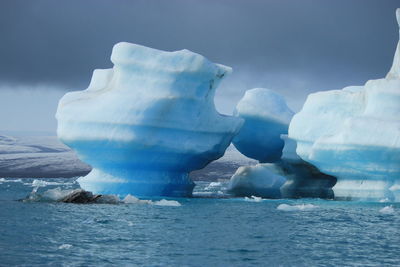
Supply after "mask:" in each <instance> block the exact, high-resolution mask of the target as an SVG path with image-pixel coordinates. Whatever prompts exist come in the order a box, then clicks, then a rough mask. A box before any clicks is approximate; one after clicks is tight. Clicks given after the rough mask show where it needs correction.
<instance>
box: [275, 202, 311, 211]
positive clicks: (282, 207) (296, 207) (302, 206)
mask: <svg viewBox="0 0 400 267" xmlns="http://www.w3.org/2000/svg"><path fill="white" fill-rule="evenodd" d="M316 208H318V206H315V205H313V204H300V205H293V206H292V205H288V204H280V205H279V206H278V207H277V208H276V209H277V210H283V211H307V210H313V209H316Z"/></svg>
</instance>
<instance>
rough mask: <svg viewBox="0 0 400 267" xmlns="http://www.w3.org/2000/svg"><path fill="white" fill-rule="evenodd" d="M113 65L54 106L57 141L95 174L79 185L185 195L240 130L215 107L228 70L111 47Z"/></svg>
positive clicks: (199, 60)
mask: <svg viewBox="0 0 400 267" xmlns="http://www.w3.org/2000/svg"><path fill="white" fill-rule="evenodd" d="M111 61H112V62H113V63H114V67H113V68H112V69H106V70H95V71H94V73H93V77H92V81H91V83H90V85H89V87H88V88H87V89H86V90H84V91H79V92H71V93H68V94H66V95H65V96H64V97H63V98H62V99H61V100H60V102H59V106H58V110H57V114H56V118H57V120H58V130H57V133H58V137H59V138H60V140H62V141H63V142H64V143H65V144H67V145H68V146H70V147H72V148H73V149H74V150H76V151H77V154H78V156H79V158H80V159H81V160H82V161H84V162H86V163H88V164H90V165H91V166H92V167H93V170H92V171H91V172H90V173H89V174H88V175H87V176H85V177H82V178H80V179H79V180H78V181H79V183H80V184H81V186H82V188H84V189H85V190H89V191H92V192H94V193H102V194H119V195H122V196H123V195H127V194H132V195H136V196H188V195H191V192H192V189H193V186H194V184H193V182H192V181H191V180H190V179H189V178H188V173H189V172H190V171H192V170H196V169H201V168H203V167H204V166H206V165H207V164H208V163H209V162H211V161H212V160H215V159H217V158H219V157H221V156H222V155H223V154H224V151H225V149H226V148H227V146H228V145H229V144H230V142H231V140H232V138H233V137H234V136H235V135H236V134H237V132H238V130H239V128H240V127H241V125H242V123H243V122H242V120H241V119H240V118H236V117H229V116H223V115H220V114H219V113H218V112H217V111H216V109H215V107H214V101H213V98H214V93H215V88H216V87H217V86H218V84H219V82H220V81H221V79H222V78H223V77H225V76H226V75H227V74H228V73H229V72H231V69H230V68H229V67H225V66H222V65H218V64H214V63H212V62H210V61H208V60H207V59H206V58H204V57H203V56H201V55H199V54H196V53H193V52H190V51H188V50H181V51H176V52H164V51H159V50H156V49H151V48H147V47H143V46H139V45H135V44H129V43H118V44H116V45H115V46H114V48H113V52H112V55H111Z"/></svg>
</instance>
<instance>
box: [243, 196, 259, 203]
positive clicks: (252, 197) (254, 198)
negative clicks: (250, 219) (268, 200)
mask: <svg viewBox="0 0 400 267" xmlns="http://www.w3.org/2000/svg"><path fill="white" fill-rule="evenodd" d="M244 200H246V201H251V202H261V201H262V200H263V199H262V198H261V197H256V196H251V197H244Z"/></svg>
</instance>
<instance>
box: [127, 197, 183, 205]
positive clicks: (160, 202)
mask: <svg viewBox="0 0 400 267" xmlns="http://www.w3.org/2000/svg"><path fill="white" fill-rule="evenodd" d="M122 202H123V203H126V204H149V205H156V206H171V207H179V206H181V204H180V203H179V202H178V201H176V200H166V199H161V200H158V201H151V200H145V199H138V198H137V197H134V196H132V195H127V196H126V197H125V198H124V199H123V200H122Z"/></svg>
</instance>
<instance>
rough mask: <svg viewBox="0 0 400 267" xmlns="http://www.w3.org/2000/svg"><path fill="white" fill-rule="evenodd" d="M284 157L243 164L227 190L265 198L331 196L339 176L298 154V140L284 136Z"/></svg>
mask: <svg viewBox="0 0 400 267" xmlns="http://www.w3.org/2000/svg"><path fill="white" fill-rule="evenodd" d="M281 139H282V140H283V141H284V142H285V146H284V148H283V151H282V157H281V159H280V160H279V161H277V162H275V163H260V164H257V165H253V166H244V167H240V168H239V169H238V170H237V171H236V173H235V174H234V175H233V176H232V177H231V179H230V181H229V185H228V192H229V193H231V194H233V195H235V196H258V197H263V198H303V197H307V198H325V199H332V198H333V191H332V187H333V186H334V185H335V183H336V178H335V177H333V176H330V175H327V174H324V173H322V172H320V171H319V170H318V169H317V168H316V167H315V166H313V165H311V164H309V163H308V162H306V161H304V160H302V159H301V158H300V157H299V156H298V155H297V154H296V142H295V141H293V140H291V139H289V138H288V137H287V135H282V136H281Z"/></svg>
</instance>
